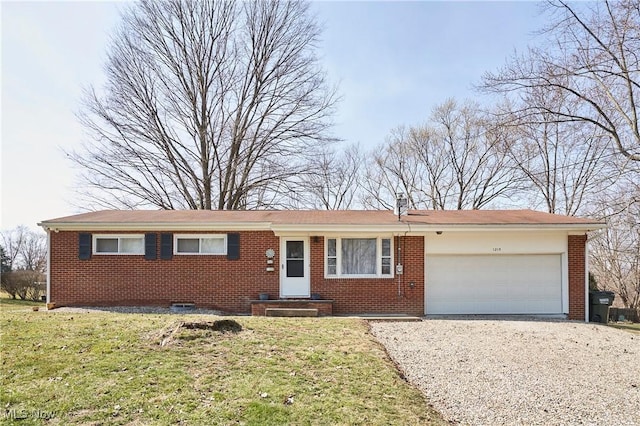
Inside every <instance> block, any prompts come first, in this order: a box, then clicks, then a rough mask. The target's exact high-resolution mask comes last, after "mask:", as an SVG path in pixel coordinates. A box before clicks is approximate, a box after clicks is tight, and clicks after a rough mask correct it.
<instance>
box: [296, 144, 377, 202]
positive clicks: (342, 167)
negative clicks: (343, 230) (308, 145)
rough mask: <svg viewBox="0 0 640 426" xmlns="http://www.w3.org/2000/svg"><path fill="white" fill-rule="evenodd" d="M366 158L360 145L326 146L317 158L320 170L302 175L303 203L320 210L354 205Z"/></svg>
mask: <svg viewBox="0 0 640 426" xmlns="http://www.w3.org/2000/svg"><path fill="white" fill-rule="evenodd" d="M364 161H365V159H364V155H363V154H362V152H361V151H360V147H359V146H358V145H350V146H348V147H346V149H344V150H343V151H334V150H326V151H325V152H323V153H321V155H320V156H318V157H317V158H316V159H315V162H316V163H317V169H318V170H317V171H315V172H313V173H308V174H307V175H305V176H303V177H302V183H301V185H302V188H303V191H304V194H302V198H303V200H301V201H302V202H303V204H304V207H309V208H313V209H321V210H344V209H350V208H353V206H354V203H355V201H356V195H357V194H358V193H359V190H360V187H361V185H362V177H361V168H362V163H363V162H364Z"/></svg>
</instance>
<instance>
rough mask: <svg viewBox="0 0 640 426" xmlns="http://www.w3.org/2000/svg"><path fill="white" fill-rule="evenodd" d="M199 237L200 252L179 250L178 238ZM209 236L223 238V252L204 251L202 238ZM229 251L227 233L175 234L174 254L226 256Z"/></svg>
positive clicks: (191, 238)
mask: <svg viewBox="0 0 640 426" xmlns="http://www.w3.org/2000/svg"><path fill="white" fill-rule="evenodd" d="M196 238H197V239H198V240H200V241H198V250H199V252H198V253H185V252H180V251H178V240H184V239H186V240H193V239H196ZM207 238H218V239H221V240H222V247H223V249H222V252H221V253H202V251H201V250H202V240H203V239H207ZM227 251H228V247H227V234H173V254H174V255H176V256H226V255H227Z"/></svg>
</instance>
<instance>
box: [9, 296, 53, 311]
mask: <svg viewBox="0 0 640 426" xmlns="http://www.w3.org/2000/svg"><path fill="white" fill-rule="evenodd" d="M33 306H37V307H39V308H40V309H44V308H45V307H46V303H45V302H34V301H31V300H21V299H12V298H11V296H9V295H8V294H7V293H5V292H0V310H3V311H6V310H16V309H25V308H29V309H31V307H33Z"/></svg>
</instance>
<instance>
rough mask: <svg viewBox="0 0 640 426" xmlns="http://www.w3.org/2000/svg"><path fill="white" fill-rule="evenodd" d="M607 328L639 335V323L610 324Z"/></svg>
mask: <svg viewBox="0 0 640 426" xmlns="http://www.w3.org/2000/svg"><path fill="white" fill-rule="evenodd" d="M609 326H610V327H614V328H619V329H620V330H627V331H631V332H634V333H640V323H630V322H625V323H623V322H610V323H609Z"/></svg>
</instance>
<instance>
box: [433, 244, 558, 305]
mask: <svg viewBox="0 0 640 426" xmlns="http://www.w3.org/2000/svg"><path fill="white" fill-rule="evenodd" d="M425 299H426V314H427V315H437V314H560V313H562V312H563V307H562V257H561V255H560V254H490V255H488V254H478V255H473V254H457V255H451V254H447V255H437V254H436V255H427V259H426V288H425Z"/></svg>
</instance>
